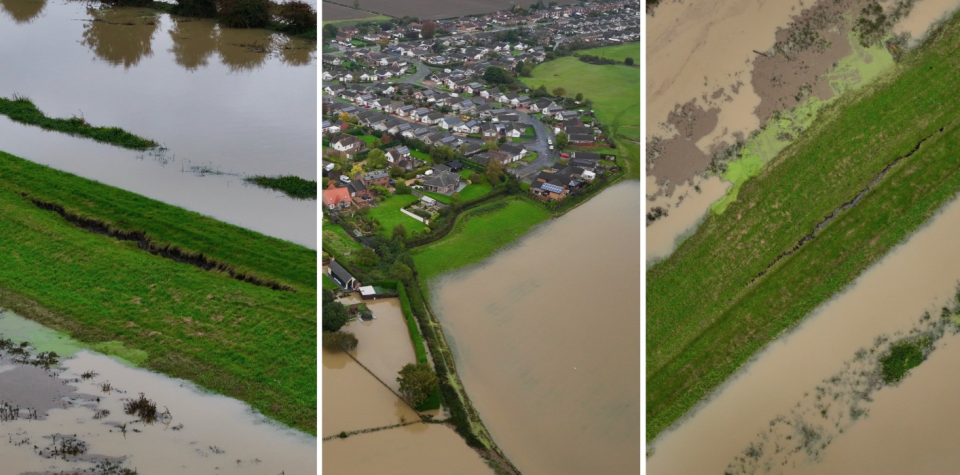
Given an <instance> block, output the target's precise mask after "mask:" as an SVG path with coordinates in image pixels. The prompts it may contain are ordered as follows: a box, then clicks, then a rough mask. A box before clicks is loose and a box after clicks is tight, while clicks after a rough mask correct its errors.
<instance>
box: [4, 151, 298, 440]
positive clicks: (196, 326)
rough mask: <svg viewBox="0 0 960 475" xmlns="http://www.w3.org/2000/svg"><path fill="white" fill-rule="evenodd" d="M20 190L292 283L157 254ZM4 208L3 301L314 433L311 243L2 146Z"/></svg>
mask: <svg viewBox="0 0 960 475" xmlns="http://www.w3.org/2000/svg"><path fill="white" fill-rule="evenodd" d="M22 193H28V194H29V196H30V197H32V198H38V199H41V200H44V201H47V202H54V203H58V204H60V205H62V206H63V207H64V208H66V209H67V210H69V211H71V212H74V213H77V214H79V215H82V216H86V217H89V218H95V219H99V220H102V221H104V222H107V223H109V224H110V225H111V226H114V227H116V228H119V229H131V230H144V231H146V232H147V234H149V235H150V236H152V237H153V239H154V241H155V242H163V243H170V244H172V245H176V246H179V247H181V248H183V249H186V250H189V251H193V252H202V253H204V255H207V256H210V257H212V258H215V259H218V260H220V261H222V262H226V263H229V264H231V265H233V266H235V267H236V268H237V269H241V270H244V271H247V272H250V273H252V274H254V275H258V276H261V277H263V278H268V279H274V280H278V281H280V282H282V283H285V284H287V285H290V286H292V287H293V288H294V289H296V291H295V292H287V291H277V290H271V289H270V288H267V287H263V286H257V285H253V284H250V283H247V282H242V281H239V280H236V279H233V278H231V277H230V276H228V275H226V274H224V273H219V272H212V271H207V270H203V269H200V268H197V267H195V266H193V265H190V264H186V263H180V262H176V261H174V260H171V259H166V258H163V257H160V256H157V255H153V254H150V253H148V252H145V251H143V250H141V249H140V248H139V247H138V246H137V243H136V242H133V241H119V240H116V239H114V238H112V237H108V236H104V235H100V234H96V233H93V232H90V231H87V230H85V229H81V228H79V227H77V226H74V225H73V224H71V223H69V222H67V221H66V220H65V219H64V218H63V217H61V216H60V215H59V214H58V213H56V212H53V211H47V210H44V209H40V208H38V207H37V206H35V205H34V204H33V203H32V202H31V201H30V200H29V199H27V198H26V197H24V196H23V195H22ZM0 210H2V212H0V255H2V256H4V257H3V259H2V261H3V265H0V306H2V307H6V308H9V309H11V310H12V311H14V312H15V313H17V314H19V315H21V316H23V317H26V318H29V319H31V320H34V321H36V322H39V323H41V324H43V325H46V326H47V327H50V328H53V329H55V330H60V331H64V332H66V333H68V334H69V335H70V336H71V337H73V338H75V339H77V340H79V341H81V342H83V343H85V344H87V345H91V346H93V347H94V348H95V349H99V350H102V351H105V352H106V353H109V354H116V355H118V356H121V357H123V358H126V359H128V360H132V361H133V362H135V363H141V364H142V365H143V366H144V367H146V368H149V369H152V370H156V371H159V372H162V373H165V374H168V375H170V376H174V377H179V378H184V379H188V380H191V381H193V382H195V383H197V384H198V385H200V386H202V387H204V388H206V389H208V390H211V391H214V392H217V393H221V394H225V395H227V396H231V397H235V398H237V399H240V400H242V401H245V402H247V403H249V404H251V405H252V406H253V407H254V408H255V409H257V410H258V411H261V412H262V413H264V414H266V415H268V416H270V417H272V418H274V419H276V420H278V421H280V422H282V423H285V424H288V425H290V426H292V427H295V428H297V429H300V430H302V431H305V432H309V433H315V431H316V421H317V419H316V418H317V410H316V407H317V400H316V384H317V381H316V348H317V346H316V301H317V295H316V287H317V285H316V284H317V274H316V268H317V261H316V259H317V254H316V252H315V251H312V250H309V249H306V248H303V247H301V246H297V245H294V244H291V243H288V242H286V241H282V240H279V239H274V238H270V237H267V236H263V235H261V234H258V233H255V232H252V231H248V230H244V229H241V228H238V227H236V226H232V225H228V224H225V223H222V222H218V221H215V220H213V219H212V218H208V217H204V216H201V215H199V214H197V213H192V212H188V211H185V210H183V209H180V208H176V207H173V206H169V205H165V204H163V203H160V202H157V201H153V200H150V199H147V198H144V197H142V196H139V195H136V194H133V193H129V192H126V191H123V190H120V189H117V188H113V187H110V186H106V185H102V184H99V183H96V182H93V181H91V180H87V179H84V178H80V177H77V176H74V175H71V174H68V173H64V172H60V171H56V170H53V169H51V168H48V167H44V166H42V165H37V164H35V163H32V162H29V161H26V160H23V159H20V158H17V157H14V156H12V155H9V154H5V153H2V152H0Z"/></svg>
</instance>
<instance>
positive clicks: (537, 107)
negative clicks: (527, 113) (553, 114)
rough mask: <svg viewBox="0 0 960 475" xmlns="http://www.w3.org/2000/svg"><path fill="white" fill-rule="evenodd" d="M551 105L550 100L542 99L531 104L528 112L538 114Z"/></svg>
mask: <svg viewBox="0 0 960 475" xmlns="http://www.w3.org/2000/svg"><path fill="white" fill-rule="evenodd" d="M552 105H555V104H554V103H553V101H551V100H550V99H546V98H542V99H540V100H538V101H537V102H534V103H533V104H530V110H531V111H533V112H540V111H542V110H544V109H546V108H548V107H550V106H552Z"/></svg>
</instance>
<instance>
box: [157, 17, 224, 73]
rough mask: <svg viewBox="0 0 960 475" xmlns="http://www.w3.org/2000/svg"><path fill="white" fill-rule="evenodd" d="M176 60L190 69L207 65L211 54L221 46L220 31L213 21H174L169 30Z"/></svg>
mask: <svg viewBox="0 0 960 475" xmlns="http://www.w3.org/2000/svg"><path fill="white" fill-rule="evenodd" d="M168 33H170V39H172V40H173V46H172V47H171V48H170V52H171V53H173V57H174V61H176V63H177V64H179V65H180V66H183V67H184V68H186V69H187V70H188V71H196V70H197V69H198V68H200V67H203V66H207V64H209V63H208V61H209V59H210V56H211V55H213V53H214V52H216V51H217V49H218V48H219V42H220V32H219V29H218V28H217V27H216V25H215V24H214V23H213V22H199V21H189V20H182V21H174V22H173V26H172V27H170V30H169V31H168Z"/></svg>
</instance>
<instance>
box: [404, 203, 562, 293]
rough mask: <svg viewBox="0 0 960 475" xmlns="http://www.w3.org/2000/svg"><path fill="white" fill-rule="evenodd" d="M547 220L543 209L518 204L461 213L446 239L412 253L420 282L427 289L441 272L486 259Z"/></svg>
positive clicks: (484, 207)
mask: <svg viewBox="0 0 960 475" xmlns="http://www.w3.org/2000/svg"><path fill="white" fill-rule="evenodd" d="M500 203H505V205H502V204H500ZM501 206H502V208H501ZM549 217H550V213H549V212H547V211H546V210H544V209H543V208H540V207H537V206H534V205H532V204H530V203H527V202H525V201H521V200H506V201H497V202H495V203H492V204H488V205H483V206H480V207H479V208H475V209H472V210H470V211H467V212H465V213H464V214H462V215H460V217H459V218H458V221H457V224H456V225H455V227H454V230H453V231H451V232H450V234H449V235H448V236H447V237H445V238H443V239H441V240H439V241H437V242H435V243H433V244H428V245H426V246H423V247H418V248H416V249H415V250H414V251H413V253H414V256H413V259H414V261H415V262H416V264H417V270H418V272H419V273H420V282H422V283H423V284H424V285H427V284H428V283H429V282H430V280H431V279H433V278H434V277H437V276H438V275H440V274H442V273H444V272H448V271H451V270H455V269H459V268H461V267H463V266H467V265H470V264H475V263H477V262H480V261H482V260H483V259H486V258H487V257H489V256H490V255H491V254H493V253H495V252H497V251H498V250H500V249H502V248H503V247H504V246H506V245H507V244H510V243H512V242H513V241H515V240H516V239H517V238H519V237H520V236H522V235H523V234H525V233H526V232H527V231H529V230H530V228H532V227H533V226H535V225H537V224H539V223H541V222H543V221H545V220H546V219H547V218H549Z"/></svg>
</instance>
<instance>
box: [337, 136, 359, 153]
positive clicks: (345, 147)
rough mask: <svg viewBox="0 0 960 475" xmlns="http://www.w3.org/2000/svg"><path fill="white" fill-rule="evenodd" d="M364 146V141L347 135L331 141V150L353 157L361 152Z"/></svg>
mask: <svg viewBox="0 0 960 475" xmlns="http://www.w3.org/2000/svg"><path fill="white" fill-rule="evenodd" d="M363 144H364V142H363V140H360V139H358V138H356V137H354V136H352V135H347V134H343V135H340V136H339V137H334V138H333V139H332V140H330V147H331V148H333V149H334V150H336V151H338V152H340V153H343V154H345V155H347V156H352V155H353V154H355V153H357V152H359V151H360V149H362V148H363Z"/></svg>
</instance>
